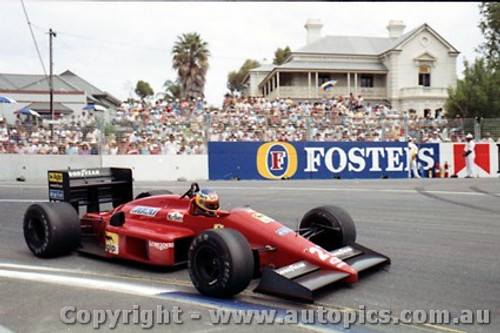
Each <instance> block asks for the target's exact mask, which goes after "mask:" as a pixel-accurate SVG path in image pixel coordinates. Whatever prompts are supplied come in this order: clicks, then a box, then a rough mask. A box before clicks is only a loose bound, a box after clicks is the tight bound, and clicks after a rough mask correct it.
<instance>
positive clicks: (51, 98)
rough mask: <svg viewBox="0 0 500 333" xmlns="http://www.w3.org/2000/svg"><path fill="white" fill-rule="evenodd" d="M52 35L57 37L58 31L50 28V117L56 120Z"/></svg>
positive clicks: (52, 127)
mask: <svg viewBox="0 0 500 333" xmlns="http://www.w3.org/2000/svg"><path fill="white" fill-rule="evenodd" d="M52 37H56V33H55V32H54V31H53V30H52V28H50V29H49V62H50V63H49V68H50V69H49V95H50V102H49V104H50V119H51V120H52V122H53V121H54V84H53V83H52V71H53V67H54V62H53V61H52ZM50 136H51V137H54V124H53V123H51V124H50Z"/></svg>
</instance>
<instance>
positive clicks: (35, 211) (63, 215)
mask: <svg viewBox="0 0 500 333" xmlns="http://www.w3.org/2000/svg"><path fill="white" fill-rule="evenodd" d="M23 232H24V239H25V241H26V244H27V245H28V248H29V249H30V250H31V252H33V253H34V254H35V255H36V256H37V257H42V258H50V257H55V256H60V255H64V254H68V253H70V252H71V251H73V250H74V249H76V248H77V247H78V246H79V245H80V218H79V217H78V214H77V212H76V210H75V208H73V206H72V205H70V204H69V203H66V202H44V203H37V204H33V205H31V206H29V207H28V209H27V210H26V212H25V214H24V221H23Z"/></svg>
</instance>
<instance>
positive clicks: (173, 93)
mask: <svg viewBox="0 0 500 333" xmlns="http://www.w3.org/2000/svg"><path fill="white" fill-rule="evenodd" d="M163 88H165V92H164V93H163V96H164V98H166V99H172V100H175V99H181V98H183V97H184V94H183V93H182V84H181V82H180V80H179V79H177V80H175V82H174V81H172V80H167V81H165V83H164V84H163Z"/></svg>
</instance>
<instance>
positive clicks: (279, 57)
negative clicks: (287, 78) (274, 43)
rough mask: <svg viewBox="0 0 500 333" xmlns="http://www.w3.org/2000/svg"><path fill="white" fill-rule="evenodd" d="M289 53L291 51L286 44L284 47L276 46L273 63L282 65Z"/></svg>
mask: <svg viewBox="0 0 500 333" xmlns="http://www.w3.org/2000/svg"><path fill="white" fill-rule="evenodd" d="M291 54H292V51H291V50H290V48H289V47H288V46H287V47H285V48H284V49H282V48H278V49H277V50H276V51H275V52H274V59H273V64H274V65H277V66H279V65H283V64H284V63H285V62H286V60H287V59H288V57H289V56H290V55H291Z"/></svg>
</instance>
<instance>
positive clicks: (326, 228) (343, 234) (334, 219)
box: [299, 205, 356, 251]
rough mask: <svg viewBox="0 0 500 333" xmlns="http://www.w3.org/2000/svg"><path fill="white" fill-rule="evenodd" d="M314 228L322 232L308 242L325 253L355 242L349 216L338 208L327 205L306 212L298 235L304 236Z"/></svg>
mask: <svg viewBox="0 0 500 333" xmlns="http://www.w3.org/2000/svg"><path fill="white" fill-rule="evenodd" d="M314 227H316V228H320V229H322V232H321V233H319V234H318V235H315V236H311V237H310V239H309V240H310V241H311V242H313V243H314V244H316V245H319V246H321V247H322V248H324V249H325V250H327V251H332V250H335V249H338V248H340V247H343V246H346V245H349V244H351V243H354V242H355V241H356V226H355V225H354V221H353V220H352V217H351V215H349V213H348V212H347V211H345V210H344V209H343V208H340V207H338V206H333V205H327V206H321V207H317V208H314V209H311V210H310V211H308V212H307V213H306V214H305V215H304V217H303V218H302V220H301V221H300V225H299V229H300V234H302V235H305V233H306V232H307V230H308V229H310V228H314Z"/></svg>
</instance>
